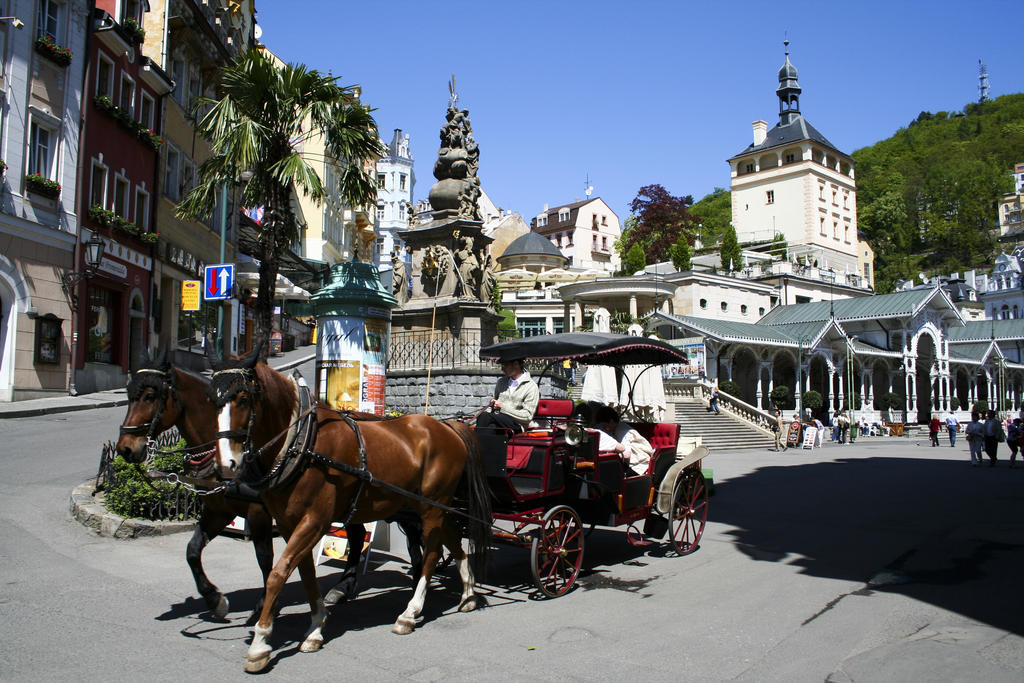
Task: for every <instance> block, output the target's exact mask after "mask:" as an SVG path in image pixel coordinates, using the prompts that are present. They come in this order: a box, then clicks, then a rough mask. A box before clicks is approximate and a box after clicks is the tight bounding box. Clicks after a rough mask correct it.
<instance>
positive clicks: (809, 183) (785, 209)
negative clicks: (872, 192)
mask: <svg viewBox="0 0 1024 683" xmlns="http://www.w3.org/2000/svg"><path fill="white" fill-rule="evenodd" d="M784 45H785V61H784V62H783V64H782V68H780V69H779V72H778V78H779V86H778V88H777V89H776V91H775V93H776V94H777V95H778V98H779V122H778V123H777V124H775V126H774V127H772V128H771V129H769V128H768V123H767V122H765V121H760V120H759V121H754V123H753V140H752V142H751V143H750V144H749V145H747V147H746V148H745V149H744V150H743V151H742V152H740V153H739V154H737V155H736V156H734V157H732V158H730V159H729V160H728V161H729V166H730V169H731V176H732V182H731V189H732V223H733V227H734V228H735V229H736V237H737V238H738V239H739V241H740V244H743V245H756V244H761V243H768V242H771V241H772V240H773V239H774V238H775V236H776V235H782V237H784V238H785V240H786V243H787V244H788V245H789V256H790V258H794V257H797V256H806V259H807V262H808V263H815V262H816V263H817V264H818V265H819V266H821V267H823V268H825V269H826V270H830V271H832V272H833V273H834V274H836V276H837V277H838V276H845V275H847V274H851V275H853V276H855V277H856V276H859V277H861V278H863V282H864V285H865V286H868V285H870V283H871V279H872V276H873V269H874V264H873V262H872V259H871V258H870V256H869V257H865V253H868V254H870V253H872V252H871V251H870V249H864V248H861V245H860V243H859V240H858V236H857V185H856V180H855V177H854V170H853V159H851V158H850V156H849V155H848V154H845V153H844V152H842V151H840V150H839V149H838V148H837V147H836V146H835V145H833V144H832V143H831V142H830V141H829V140H828V139H827V138H826V137H825V136H824V135H822V134H821V133H820V132H819V131H818V130H817V129H816V128H815V127H814V126H812V125H811V124H810V122H809V121H807V119H806V118H804V116H803V114H802V113H801V111H800V95H801V94H802V93H803V88H801V87H800V83H799V81H798V80H797V68H796V66H794V65H793V62H792V61H790V57H789V41H788V40H787V41H785V43H784Z"/></svg>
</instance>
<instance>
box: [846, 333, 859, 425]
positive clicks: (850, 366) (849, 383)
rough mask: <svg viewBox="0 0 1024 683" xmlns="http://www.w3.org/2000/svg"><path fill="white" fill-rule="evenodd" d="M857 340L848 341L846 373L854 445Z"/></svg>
mask: <svg viewBox="0 0 1024 683" xmlns="http://www.w3.org/2000/svg"><path fill="white" fill-rule="evenodd" d="M856 340H857V337H856V336H853V337H850V338H848V339H847V340H846V371H847V389H846V395H847V396H849V397H850V399H849V400H850V443H853V442H854V440H855V439H856V434H857V409H856V407H855V406H856V404H855V403H854V401H855V400H856V399H857V392H856V391H855V387H854V384H853V379H854V368H853V356H854V354H855V353H856V352H855V351H854V350H853V342H855V341H856Z"/></svg>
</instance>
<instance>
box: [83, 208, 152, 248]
mask: <svg viewBox="0 0 1024 683" xmlns="http://www.w3.org/2000/svg"><path fill="white" fill-rule="evenodd" d="M88 215H89V219H90V220H92V221H95V222H96V223H98V224H100V225H102V226H103V227H105V228H114V229H115V230H119V231H121V232H123V233H125V234H126V235H131V236H132V237H134V238H135V239H137V240H139V241H141V242H146V243H147V244H152V243H154V242H156V241H157V240H158V239H159V238H160V233H158V232H144V231H143V230H142V228H140V227H139V226H137V225H135V224H134V223H132V222H131V221H129V220H128V219H126V218H123V217H121V216H119V215H117V212H116V211H111V210H110V209H104V208H103V207H102V206H100V205H99V204H93V205H92V206H90V207H89V214H88Z"/></svg>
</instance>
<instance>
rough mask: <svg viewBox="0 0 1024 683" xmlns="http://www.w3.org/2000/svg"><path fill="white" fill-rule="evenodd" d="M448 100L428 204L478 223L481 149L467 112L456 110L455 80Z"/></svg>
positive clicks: (449, 89) (437, 210)
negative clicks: (478, 175)
mask: <svg viewBox="0 0 1024 683" xmlns="http://www.w3.org/2000/svg"><path fill="white" fill-rule="evenodd" d="M448 91H449V93H450V94H451V97H450V99H449V102H448V111H447V112H445V122H444V125H442V126H441V133H440V136H441V146H440V148H439V149H438V150H437V161H436V162H435V163H434V177H435V178H437V183H435V184H434V186H433V187H432V188H431V189H430V195H429V196H430V204H431V206H433V208H434V211H435V214H436V213H437V212H449V215H450V214H451V213H454V214H455V215H457V216H460V217H464V218H468V219H469V220H476V221H478V220H480V209H479V207H478V205H477V200H478V198H479V197H480V180H479V178H477V170H478V168H479V166H480V149H479V147H478V146H477V144H476V140H475V139H474V138H473V128H472V123H471V121H470V118H469V110H468V109H459V108H458V107H457V106H456V105H457V104H458V95H457V94H456V92H455V80H454V77H453V78H452V81H451V82H449V84H448Z"/></svg>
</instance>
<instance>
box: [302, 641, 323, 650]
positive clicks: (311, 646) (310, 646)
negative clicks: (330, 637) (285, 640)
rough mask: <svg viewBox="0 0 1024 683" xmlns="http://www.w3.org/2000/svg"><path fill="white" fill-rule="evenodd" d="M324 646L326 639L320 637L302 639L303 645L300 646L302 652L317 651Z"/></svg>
mask: <svg viewBox="0 0 1024 683" xmlns="http://www.w3.org/2000/svg"><path fill="white" fill-rule="evenodd" d="M323 646H324V641H323V640H322V639H319V638H314V639H308V640H304V641H302V645H300V646H299V651H300V652H317V651H318V650H320V648H322V647H323Z"/></svg>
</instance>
